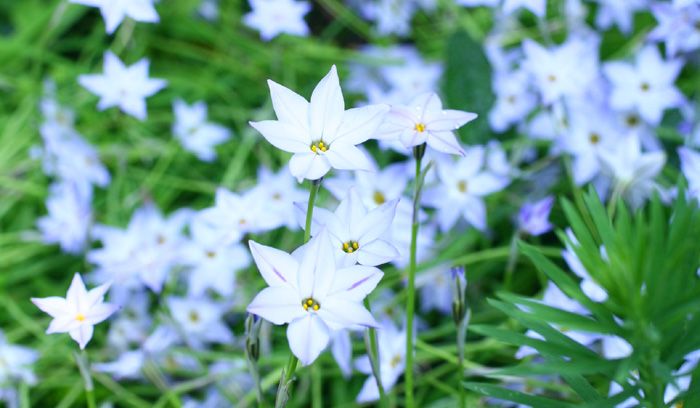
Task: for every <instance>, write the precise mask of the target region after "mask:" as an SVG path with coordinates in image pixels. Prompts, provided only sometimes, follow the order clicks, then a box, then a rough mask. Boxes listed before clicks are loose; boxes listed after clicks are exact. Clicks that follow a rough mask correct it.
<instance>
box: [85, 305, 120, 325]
mask: <svg viewBox="0 0 700 408" xmlns="http://www.w3.org/2000/svg"><path fill="white" fill-rule="evenodd" d="M118 309H119V306H117V305H113V304H111V303H100V304H98V305H94V306H93V307H91V308H90V310H88V311H87V312H86V313H85V322H86V323H88V324H97V323H100V322H103V321H104V320H106V319H107V318H108V317H109V316H111V315H112V313H114V312H116V311H117V310H118Z"/></svg>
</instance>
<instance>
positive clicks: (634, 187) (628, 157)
mask: <svg viewBox="0 0 700 408" xmlns="http://www.w3.org/2000/svg"><path fill="white" fill-rule="evenodd" d="M599 157H600V161H601V164H602V166H603V171H604V172H605V173H606V174H607V175H608V177H610V178H611V179H612V180H613V185H614V187H613V188H614V189H617V190H618V193H619V194H620V196H621V197H623V198H625V199H626V200H627V201H628V202H629V204H630V205H631V206H632V207H634V208H638V207H640V206H641V205H642V204H643V203H644V200H646V198H647V197H648V196H649V195H650V194H651V193H652V192H653V190H654V186H655V185H656V184H655V183H654V179H655V178H656V176H657V175H658V174H659V172H661V169H662V168H663V166H664V163H666V155H665V154H664V152H662V151H661V152H649V153H643V152H642V149H641V146H640V142H639V139H638V138H637V137H636V136H635V135H629V136H626V137H624V138H622V140H620V142H619V143H618V144H617V145H616V147H615V149H614V150H609V151H604V152H601V153H600V156H599Z"/></svg>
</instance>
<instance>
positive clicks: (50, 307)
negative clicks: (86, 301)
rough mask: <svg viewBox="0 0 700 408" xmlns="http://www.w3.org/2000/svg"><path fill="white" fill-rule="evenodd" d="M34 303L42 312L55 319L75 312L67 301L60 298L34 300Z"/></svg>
mask: <svg viewBox="0 0 700 408" xmlns="http://www.w3.org/2000/svg"><path fill="white" fill-rule="evenodd" d="M32 303H34V304H35V305H36V307H38V308H39V309H40V310H41V311H42V312H45V313H48V314H49V316H51V317H54V318H55V317H59V316H62V315H65V314H68V313H71V312H72V311H73V307H72V306H70V305H69V304H68V302H67V301H66V299H64V298H62V297H58V296H51V297H47V298H32Z"/></svg>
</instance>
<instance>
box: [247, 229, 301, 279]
mask: <svg viewBox="0 0 700 408" xmlns="http://www.w3.org/2000/svg"><path fill="white" fill-rule="evenodd" d="M248 245H249V246H250V252H251V253H252V254H253V260H254V261H255V264H256V265H257V266H258V270H259V271H260V274H261V275H262V277H263V279H265V282H266V283H267V284H268V285H270V286H285V285H288V286H291V287H296V284H297V282H296V281H297V270H298V269H299V263H298V262H297V260H296V259H294V258H293V257H292V256H291V255H289V254H288V253H286V252H284V251H280V250H279V249H276V248H272V247H269V246H265V245H261V244H258V243H257V242H255V241H253V240H251V241H249V242H248Z"/></svg>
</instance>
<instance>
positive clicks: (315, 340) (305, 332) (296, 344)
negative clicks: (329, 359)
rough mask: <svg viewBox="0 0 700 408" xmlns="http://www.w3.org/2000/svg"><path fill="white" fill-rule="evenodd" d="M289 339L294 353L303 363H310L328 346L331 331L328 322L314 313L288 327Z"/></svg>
mask: <svg viewBox="0 0 700 408" xmlns="http://www.w3.org/2000/svg"><path fill="white" fill-rule="evenodd" d="M287 340H288V341H289V348H290V349H292V353H294V355H295V356H297V358H298V359H299V361H301V364H302V365H309V364H311V363H313V362H314V360H316V358H318V356H319V354H321V352H322V351H323V350H324V349H325V348H326V346H328V342H329V341H330V333H329V330H328V327H327V326H326V324H325V323H324V322H323V320H321V318H320V317H318V316H317V315H315V314H313V313H308V315H307V316H306V317H304V318H302V319H297V320H295V321H293V322H291V323H289V326H288V327H287Z"/></svg>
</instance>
